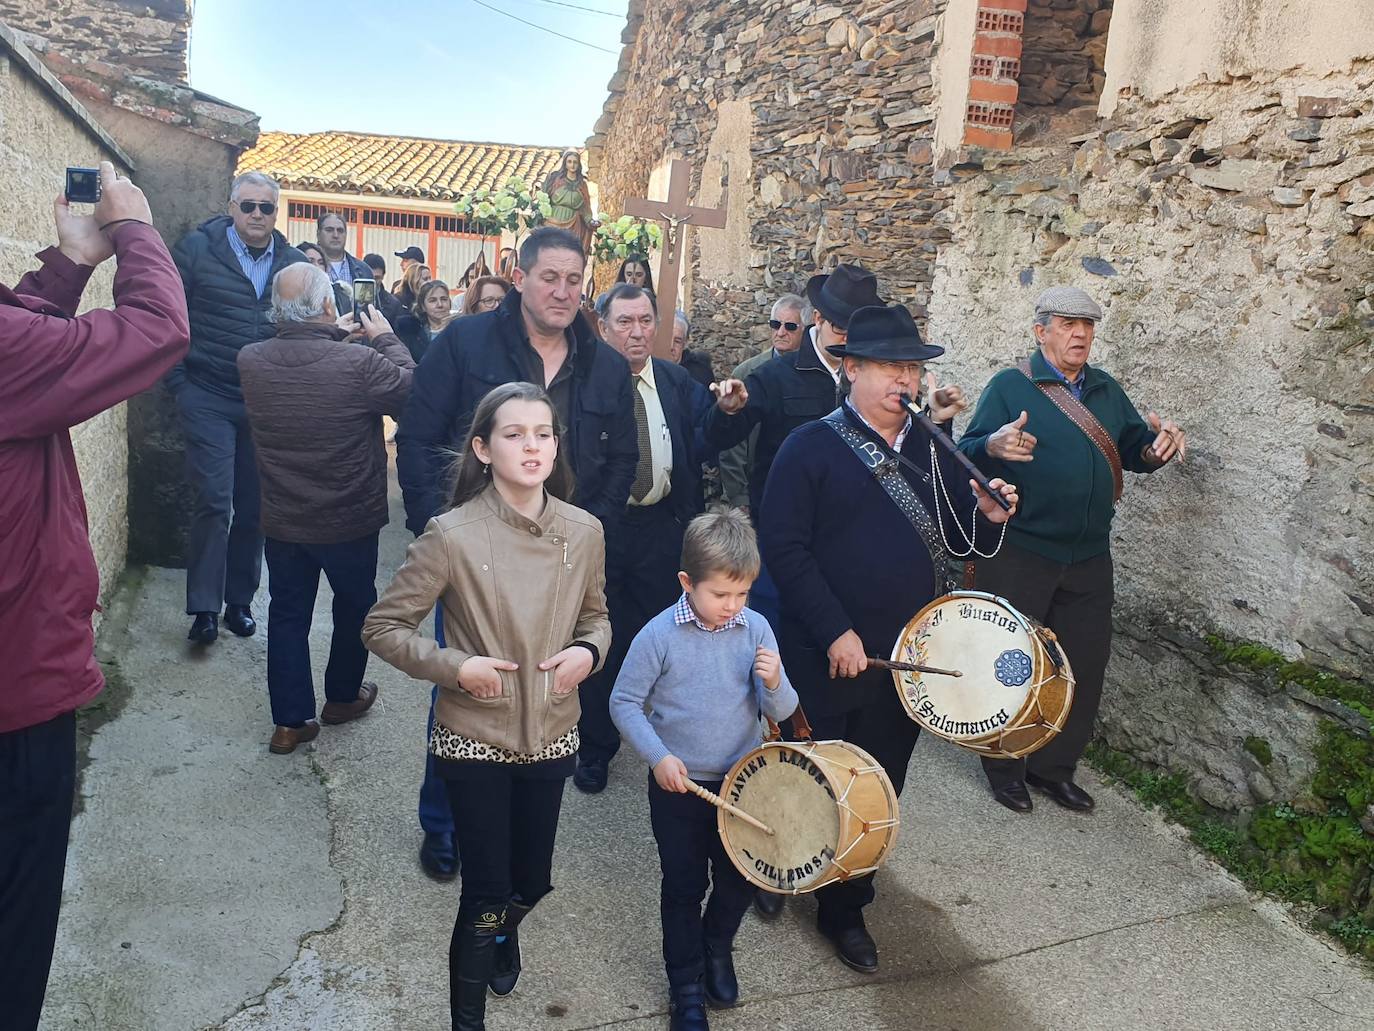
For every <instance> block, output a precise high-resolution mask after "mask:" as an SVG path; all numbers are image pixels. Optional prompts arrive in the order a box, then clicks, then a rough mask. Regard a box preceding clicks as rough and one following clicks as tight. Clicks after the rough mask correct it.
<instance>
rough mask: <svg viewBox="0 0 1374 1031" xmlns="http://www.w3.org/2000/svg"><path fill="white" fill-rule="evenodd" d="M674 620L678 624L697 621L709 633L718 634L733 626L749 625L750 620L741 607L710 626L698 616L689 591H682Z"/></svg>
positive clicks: (674, 610) (674, 613) (674, 612)
mask: <svg viewBox="0 0 1374 1031" xmlns="http://www.w3.org/2000/svg"><path fill="white" fill-rule="evenodd" d="M673 622H674V623H675V624H676V625H678V626H685V625H686V624H688V623H695V624H696V625H697V626H699V627H701V629H703V630H705V631H706V632H707V633H708V634H718V633H720V632H721V631H722V630H729V629H730V628H731V627H737V626H748V625H749V622H748V620H746V619H745V618H744V610H743V609H740V610H739V611H738V612H736V613H735V614H734V615H733V616H731V617H730V618H729V619H728V620H726V622H725V623H724V624H723V625H721V626H718V627H714V628H712V627H709V626H707V625H706V624H705V623H703V622H702V621H701V620H700V619H699V618H697V614H696V610H695V609H693V608H692V603H691V601H689V600H688V598H687V592H686V591H683V592H682V597H681V598H679V599H678V600H677V606H676V607H675V608H674V609H673Z"/></svg>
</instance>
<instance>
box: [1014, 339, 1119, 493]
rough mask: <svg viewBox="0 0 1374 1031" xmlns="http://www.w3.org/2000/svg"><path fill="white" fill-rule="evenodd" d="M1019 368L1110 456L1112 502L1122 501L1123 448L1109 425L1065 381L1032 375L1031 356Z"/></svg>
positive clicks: (1108, 457)
mask: <svg viewBox="0 0 1374 1031" xmlns="http://www.w3.org/2000/svg"><path fill="white" fill-rule="evenodd" d="M1017 368H1018V369H1020V370H1021V372H1022V373H1024V374H1025V377H1026V379H1028V380H1030V381H1031V382H1032V383H1035V385H1036V386H1037V387H1039V388H1040V392H1041V393H1043V394H1044V395H1045V396H1046V397H1048V398H1049V399H1050V401H1051V402H1053V403H1054V406H1055V407H1056V408H1058V409H1059V410H1060V411H1061V412H1063V413H1064V414H1065V415H1066V416H1067V417H1068V419H1069V421H1070V422H1071V423H1073V424H1074V425H1075V426H1077V427H1078V428H1079V429H1080V430H1082V431H1083V434H1084V436H1086V437H1087V438H1088V439H1089V440H1091V441H1092V442H1093V444H1094V445H1095V446H1096V447H1097V450H1099V451H1101V452H1102V457H1103V458H1105V459H1106V460H1107V465H1108V466H1109V467H1110V468H1111V470H1112V504H1116V503H1117V502H1118V501H1120V500H1121V491H1122V487H1123V486H1124V483H1123V478H1122V475H1121V452H1119V451H1118V450H1117V449H1116V441H1114V440H1113V439H1112V435H1111V434H1110V433H1108V432H1107V428H1106V427H1105V426H1103V425H1102V424H1101V423H1100V422H1098V421H1097V416H1095V415H1093V413H1092V412H1090V411H1088V409H1087V407H1086V406H1085V405H1084V404H1083V402H1082V401H1080V400H1078V398H1076V397H1074V396H1073V391H1072V390H1070V389H1069V388H1068V387H1066V386H1065V385H1064V384H1063V383H1059V382H1054V383H1038V382H1036V380H1035V377H1034V376H1033V375H1031V364H1030V361H1029V360H1025V359H1023V360H1022V361H1021V363H1020V364H1019V365H1017Z"/></svg>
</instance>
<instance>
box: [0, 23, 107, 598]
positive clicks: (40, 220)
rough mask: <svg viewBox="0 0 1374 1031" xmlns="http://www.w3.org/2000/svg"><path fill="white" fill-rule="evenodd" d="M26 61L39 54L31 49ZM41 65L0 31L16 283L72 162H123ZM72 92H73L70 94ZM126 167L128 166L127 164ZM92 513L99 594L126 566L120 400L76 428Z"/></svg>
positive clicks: (4, 207)
mask: <svg viewBox="0 0 1374 1031" xmlns="http://www.w3.org/2000/svg"><path fill="white" fill-rule="evenodd" d="M28 60H29V61H34V59H33V58H32V56H31V55H30V56H29V58H28ZM36 68H37V69H39V70H41V66H37V64H36V61H34V66H30V65H29V64H27V63H26V62H25V59H24V58H23V57H22V56H21V55H20V54H18V53H17V52H16V51H15V50H13V49H11V47H10V42H9V40H8V39H5V38H0V181H3V182H4V183H5V189H4V190H3V191H0V280H3V281H4V282H5V283H7V284H10V285H13V284H14V283H16V282H18V280H19V279H20V277H21V276H22V275H23V274H24V273H25V272H28V271H30V270H31V269H34V268H36V267H37V266H38V262H37V261H36V260H35V259H34V257H33V256H34V255H35V254H36V253H38V252H39V251H41V250H43V249H44V248H46V247H49V246H51V245H52V244H53V243H54V242H55V241H56V238H57V234H56V230H55V229H54V227H53V214H52V203H53V198H54V197H55V196H57V194H58V193H60V192H61V190H62V186H63V182H64V170H65V169H66V167H67V166H68V165H85V166H90V165H94V164H96V163H97V162H99V161H101V160H114V161H116V162H119V161H120V158H119V156H118V155H117V154H116V153H115V152H114V150H113V149H112V148H111V147H109V146H106V145H105V144H104V143H102V141H101V140H99V138H98V137H97V136H96V135H95V134H94V132H93V130H92V125H93V123H91V124H87V123H86V122H84V121H83V120H82V118H81V116H80V115H79V114H77V113H76V110H74V109H73V107H71V106H68V105H66V104H64V103H63V102H62V101H61V100H59V99H58V98H57V97H56V96H55V95H54V90H61V87H60V86H59V85H57V83H56V82H55V81H53V82H52V83H51V85H50V86H45V85H44V83H43V79H42V78H41V74H39V73H38V72H36ZM69 99H70V98H69ZM125 170H126V171H127V169H125ZM113 284H114V263H113V262H107V263H106V264H104V265H102V266H100V267H99V268H98V269H96V271H95V274H94V275H93V276H92V277H91V280H90V283H89V285H88V286H87V288H86V292H85V296H84V297H83V298H82V308H83V310H86V309H90V308H99V307H108V306H109V305H110V304H112V303H113V295H112V292H111V290H112V287H113ZM72 443H73V446H74V448H75V451H76V457H77V462H78V464H79V466H80V469H81V479H82V484H83V486H84V488H85V494H86V507H87V510H88V512H89V523H90V537H91V547H92V549H93V550H94V552H95V558H96V563H97V565H98V566H99V568H100V588H101V595H102V597H103V596H104V595H105V593H106V592H107V591H108V590H109V589H110V587H111V585H112V584H113V583H114V581H115V580H116V578H117V577H118V576H119V574H120V573H121V572H122V571H123V569H124V557H125V552H126V543H127V533H128V520H127V517H126V505H127V501H128V480H127V476H126V469H127V463H128V447H127V444H126V441H125V406H124V405H119V406H118V407H116V408H112V409H110V410H109V411H107V412H104V413H102V414H100V415H98V416H96V417H95V418H94V419H91V420H90V421H89V422H86V423H83V424H81V425H79V426H76V427H74V428H73V430H72Z"/></svg>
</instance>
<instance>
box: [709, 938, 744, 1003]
mask: <svg viewBox="0 0 1374 1031" xmlns="http://www.w3.org/2000/svg"><path fill="white" fill-rule="evenodd" d="M704 948H705V952H706V976H705V977H703V978H702V982H701V983H702V987H703V988H705V989H706V1001H707V1002H709V1003H710V1004H711V1005H712V1006H714V1007H715V1008H716V1009H718V1010H728V1009H730V1008H731V1007H732V1006H734V1005H735V1004H736V1003H738V1002H739V981H738V980H737V979H736V977H735V960H734V957H733V956H731V955H730V946H729V945H726V946H724V947H723V948H721V947H719V946H717V947H715V948H712V946H711V943H710V942H706V943H705V946H704Z"/></svg>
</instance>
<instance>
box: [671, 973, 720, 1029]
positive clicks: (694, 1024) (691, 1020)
mask: <svg viewBox="0 0 1374 1031" xmlns="http://www.w3.org/2000/svg"><path fill="white" fill-rule="evenodd" d="M668 1031H711V1024H710V1021H708V1020H707V1019H706V993H705V992H704V991H702V987H701V982H700V981H698V982H697V983H696V984H689V985H687V986H685V987H683V988H674V989H673V999H672V1002H670V1003H669V1004H668Z"/></svg>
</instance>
